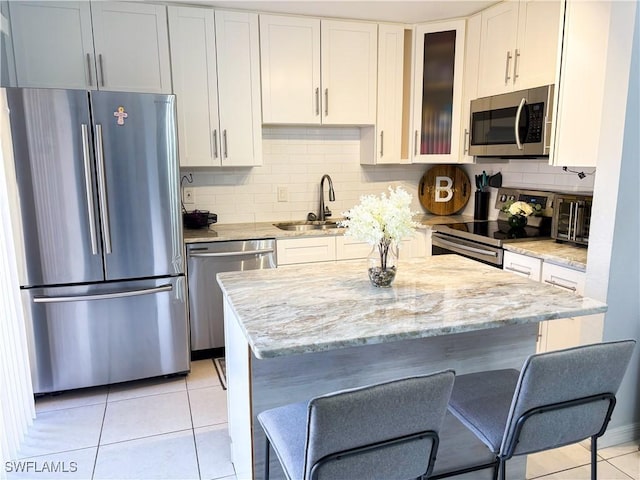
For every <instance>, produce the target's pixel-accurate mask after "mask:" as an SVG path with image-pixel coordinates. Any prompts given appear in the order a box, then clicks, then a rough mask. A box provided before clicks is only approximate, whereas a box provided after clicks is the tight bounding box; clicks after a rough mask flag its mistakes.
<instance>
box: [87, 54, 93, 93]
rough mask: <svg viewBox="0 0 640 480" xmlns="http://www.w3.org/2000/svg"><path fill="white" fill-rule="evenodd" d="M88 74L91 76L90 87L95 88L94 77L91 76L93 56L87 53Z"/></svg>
mask: <svg viewBox="0 0 640 480" xmlns="http://www.w3.org/2000/svg"><path fill="white" fill-rule="evenodd" d="M87 73H88V74H89V86H93V76H92V75H91V55H90V54H88V53H87Z"/></svg>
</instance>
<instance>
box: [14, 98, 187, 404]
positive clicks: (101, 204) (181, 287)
mask: <svg viewBox="0 0 640 480" xmlns="http://www.w3.org/2000/svg"><path fill="white" fill-rule="evenodd" d="M3 92H4V93H5V94H6V101H7V105H8V113H7V112H3V113H4V114H5V116H6V117H8V119H9V121H10V125H11V136H12V144H13V158H14V162H13V168H14V171H15V188H16V189H17V194H16V197H17V204H18V206H17V208H16V212H15V220H16V222H17V223H18V224H20V225H21V227H20V228H18V229H17V231H18V234H17V237H18V238H17V240H18V242H17V243H18V245H19V248H20V249H22V250H23V251H22V253H21V254H20V255H19V258H18V263H19V267H21V268H20V270H21V273H20V276H21V278H20V282H21V289H22V295H23V303H24V307H25V316H26V326H27V335H28V343H29V351H30V360H31V371H32V379H33V387H34V391H35V393H45V392H54V391H60V390H67V389H73V388H81V387H89V386H95V385H103V384H111V383H116V382H123V381H128V380H133V379H140V378H146V377H153V376H160V375H168V374H174V373H182V372H186V371H188V370H189V345H188V324H187V316H186V291H185V290H186V283H185V277H184V246H183V242H182V224H181V218H180V207H179V182H178V175H179V173H178V161H177V145H176V142H177V140H176V133H175V132H176V124H175V113H174V112H175V98H174V96H173V95H155V94H137V93H136V94H130V93H119V92H93V91H92V92H87V91H83V90H52V89H18V88H7V89H4V90H3ZM3 121H4V119H3ZM16 222H14V223H16Z"/></svg>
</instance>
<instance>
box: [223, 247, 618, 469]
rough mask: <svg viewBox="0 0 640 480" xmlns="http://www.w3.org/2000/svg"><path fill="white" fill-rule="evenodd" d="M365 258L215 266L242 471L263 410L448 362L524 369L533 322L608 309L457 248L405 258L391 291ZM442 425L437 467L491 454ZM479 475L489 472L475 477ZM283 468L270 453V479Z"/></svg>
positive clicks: (257, 438)
mask: <svg viewBox="0 0 640 480" xmlns="http://www.w3.org/2000/svg"><path fill="white" fill-rule="evenodd" d="M366 268H367V266H366V262H365V261H352V262H339V263H328V264H314V265H299V266H293V267H286V268H278V269H274V270H260V271H249V272H236V273H221V274H218V282H219V283H220V285H221V288H222V291H223V294H224V298H225V306H224V308H225V343H226V358H227V383H228V392H227V393H228V409H229V434H230V436H231V456H232V461H233V463H234V466H235V468H236V474H237V477H238V478H239V479H243V480H244V479H250V478H255V479H260V478H262V474H263V468H262V463H263V458H264V452H263V448H264V447H263V446H264V434H263V432H262V430H261V429H260V427H259V425H258V423H257V421H256V415H257V414H258V413H259V412H261V411H263V410H266V409H269V408H273V407H275V406H279V405H283V404H286V403H291V402H296V401H301V400H305V399H308V398H309V397H311V396H315V395H319V394H323V393H327V392H331V391H335V390H339V389H343V388H350V387H355V386H360V385H366V384H370V383H374V382H380V381H385V380H389V379H392V378H397V377H402V376H407V375H415V374H420V373H429V372H435V371H439V370H442V369H446V368H453V369H454V370H455V371H456V373H457V374H464V373H469V372H473V371H479V370H487V369H493V368H519V367H520V366H521V365H522V363H523V361H524V360H525V358H526V357H527V356H528V355H530V354H531V353H534V352H535V345H536V337H537V332H538V325H537V324H538V322H540V321H543V320H553V319H558V318H566V317H572V316H578V315H590V314H596V313H602V312H604V311H606V305H604V304H602V303H600V302H597V301H595V300H591V299H587V298H582V297H579V296H576V295H574V294H571V293H568V292H565V291H562V290H560V289H555V288H553V287H551V286H547V285H542V284H539V283H535V282H532V281H530V280H527V279H525V278H522V277H519V276H516V275H512V274H509V273H506V272H503V271H502V270H498V269H496V268H493V267H489V266H485V265H482V264H478V263H477V262H474V261H472V260H468V259H465V258H462V257H459V256H457V255H442V256H435V257H431V258H427V259H424V260H414V261H411V262H406V263H401V264H400V265H399V270H398V275H397V277H396V280H395V282H394V284H393V286H392V288H389V289H379V288H375V287H373V286H372V285H371V284H370V283H369V280H368V277H367V273H366ZM441 434H442V437H443V438H442V439H441V446H440V450H439V454H438V461H437V462H436V470H435V472H436V473H437V472H442V471H446V470H450V469H452V468H457V467H463V466H465V465H466V464H468V463H470V462H471V463H472V462H475V461H478V460H486V459H488V458H490V457H487V451H486V449H485V448H484V447H483V445H482V444H480V443H479V442H478V441H477V440H476V439H475V437H473V435H471V434H469V433H468V432H467V431H466V430H465V429H464V428H462V427H461V426H460V425H459V424H458V423H457V421H456V420H455V419H454V418H453V417H451V416H448V417H447V420H446V421H445V426H444V427H443V431H442V432H441ZM462 452H464V453H462ZM518 468H519V469H520V473H521V474H522V475H523V472H524V463H523V462H521V464H520V466H519V467H518V466H517V465H516V464H515V463H514V464H513V466H512V465H510V478H511V476H512V475H516V477H514V478H517V472H518ZM480 473H481V474H482V475H484V474H486V475H487V478H489V476H490V475H489V474H490V472H489V471H486V472H476V473H474V474H472V475H473V476H472V477H468V478H483V477H481V475H480ZM278 474H279V468H278V466H277V461H276V460H273V461H272V478H274V479H275V478H280V477H279V475H278ZM461 478H463V477H461Z"/></svg>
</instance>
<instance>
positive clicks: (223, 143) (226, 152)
mask: <svg viewBox="0 0 640 480" xmlns="http://www.w3.org/2000/svg"><path fill="white" fill-rule="evenodd" d="M222 148H223V150H224V152H223V155H224V158H228V157H229V151H228V149H227V131H226V130H223V131H222Z"/></svg>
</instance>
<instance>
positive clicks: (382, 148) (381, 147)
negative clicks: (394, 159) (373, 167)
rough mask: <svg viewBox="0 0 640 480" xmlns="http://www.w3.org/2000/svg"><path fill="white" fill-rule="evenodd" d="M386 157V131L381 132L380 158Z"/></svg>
mask: <svg viewBox="0 0 640 480" xmlns="http://www.w3.org/2000/svg"><path fill="white" fill-rule="evenodd" d="M383 156H384V130H381V131H380V158H382V157H383Z"/></svg>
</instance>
